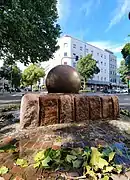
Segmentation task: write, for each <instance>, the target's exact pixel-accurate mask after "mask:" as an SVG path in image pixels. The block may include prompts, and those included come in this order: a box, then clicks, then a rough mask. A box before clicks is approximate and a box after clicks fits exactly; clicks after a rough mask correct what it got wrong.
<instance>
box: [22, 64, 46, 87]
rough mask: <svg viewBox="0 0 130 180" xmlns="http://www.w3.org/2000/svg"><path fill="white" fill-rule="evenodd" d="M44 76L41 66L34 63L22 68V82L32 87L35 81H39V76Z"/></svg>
mask: <svg viewBox="0 0 130 180" xmlns="http://www.w3.org/2000/svg"><path fill="white" fill-rule="evenodd" d="M44 76H45V72H44V69H43V68H42V67H39V66H38V65H36V64H31V65H30V66H28V67H27V68H26V69H25V70H24V72H23V74H22V82H23V83H24V85H26V86H29V85H30V86H31V89H32V85H33V84H36V83H37V81H39V80H40V78H42V77H44Z"/></svg>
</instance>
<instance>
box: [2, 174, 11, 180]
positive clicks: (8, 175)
mask: <svg viewBox="0 0 130 180" xmlns="http://www.w3.org/2000/svg"><path fill="white" fill-rule="evenodd" d="M12 176H13V175H12V174H10V173H7V174H4V175H3V178H4V180H10V179H11V177H12Z"/></svg>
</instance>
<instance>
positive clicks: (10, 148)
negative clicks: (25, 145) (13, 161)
mask: <svg viewBox="0 0 130 180" xmlns="http://www.w3.org/2000/svg"><path fill="white" fill-rule="evenodd" d="M3 152H8V153H12V152H17V147H16V146H15V145H12V144H7V145H4V146H1V147H0V153H3Z"/></svg>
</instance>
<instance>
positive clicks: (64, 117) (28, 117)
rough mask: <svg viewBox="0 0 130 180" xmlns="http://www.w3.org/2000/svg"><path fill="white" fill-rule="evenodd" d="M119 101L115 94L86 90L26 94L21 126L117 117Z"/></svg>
mask: <svg viewBox="0 0 130 180" xmlns="http://www.w3.org/2000/svg"><path fill="white" fill-rule="evenodd" d="M118 117H119V102H118V98H117V97H116V96H109V95H108V96H87V95H84V94H47V95H36V94H26V95H25V96H23V98H22V102H21V111H20V128H21V129H24V128H36V127H38V126H44V125H53V124H59V123H70V122H73V123H78V122H86V123H87V124H89V120H93V121H99V120H105V119H117V118H118Z"/></svg>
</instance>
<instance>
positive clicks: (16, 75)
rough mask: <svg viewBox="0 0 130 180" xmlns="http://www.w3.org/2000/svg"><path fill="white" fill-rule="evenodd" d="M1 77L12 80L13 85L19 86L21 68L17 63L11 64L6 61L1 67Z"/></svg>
mask: <svg viewBox="0 0 130 180" xmlns="http://www.w3.org/2000/svg"><path fill="white" fill-rule="evenodd" d="M0 77H1V78H4V79H6V80H8V81H10V82H11V81H12V82H11V83H12V86H14V87H19V86H20V80H21V70H20V69H19V68H18V66H17V65H16V64H15V63H14V64H13V65H9V64H8V63H7V62H4V64H3V66H2V67H1V69H0Z"/></svg>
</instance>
